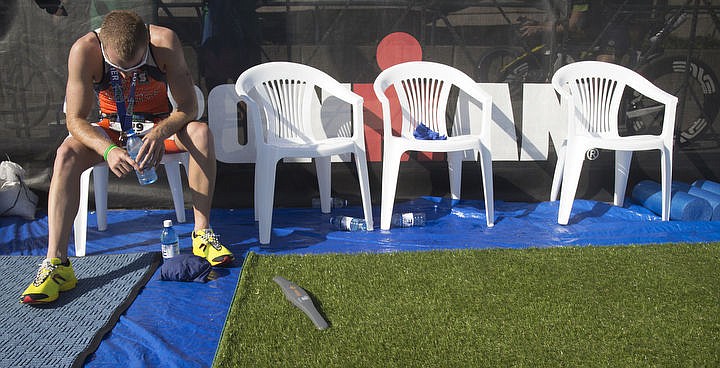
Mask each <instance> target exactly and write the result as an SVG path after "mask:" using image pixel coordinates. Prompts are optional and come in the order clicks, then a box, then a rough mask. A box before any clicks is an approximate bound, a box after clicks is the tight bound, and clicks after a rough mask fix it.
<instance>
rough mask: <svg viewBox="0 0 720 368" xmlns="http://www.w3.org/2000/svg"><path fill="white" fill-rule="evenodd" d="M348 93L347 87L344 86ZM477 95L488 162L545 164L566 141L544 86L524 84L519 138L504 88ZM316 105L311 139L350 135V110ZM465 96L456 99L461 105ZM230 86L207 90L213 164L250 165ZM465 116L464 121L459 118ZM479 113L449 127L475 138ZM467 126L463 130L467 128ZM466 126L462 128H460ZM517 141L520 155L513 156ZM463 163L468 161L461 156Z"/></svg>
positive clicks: (551, 93) (250, 140) (250, 142)
mask: <svg viewBox="0 0 720 368" xmlns="http://www.w3.org/2000/svg"><path fill="white" fill-rule="evenodd" d="M346 85H347V87H348V88H351V87H352V86H351V84H346ZM478 85H480V86H481V87H482V88H483V90H485V91H486V92H488V93H489V94H490V95H491V96H492V97H493V107H492V119H493V122H494V124H492V132H491V140H492V143H491V149H492V155H493V161H518V159H519V160H521V161H542V160H547V158H548V151H549V138H552V140H553V145H554V146H555V147H559V146H560V144H561V142H562V140H563V139H564V137H565V136H566V135H567V124H566V120H567V117H566V116H565V115H564V114H563V113H562V109H561V106H560V102H559V100H558V98H557V95H556V93H555V90H554V89H553V88H552V86H551V85H550V84H547V83H541V84H540V83H538V84H525V85H524V89H523V90H524V92H523V106H522V108H523V121H522V123H523V124H522V136H521V137H520V138H518V137H517V135H516V133H515V132H516V130H515V118H514V116H513V111H512V102H511V99H510V91H509V89H508V85H507V84H506V83H479V84H478ZM320 98H321V99H322V104H320V101H317V100H316V102H315V103H314V104H313V105H314V106H313V112H312V113H313V116H318V115H319V116H320V118H321V119H322V121H323V122H324V124H325V129H324V131H322V132H320V131H318V132H315V134H319V135H326V136H331V137H333V136H349V135H351V134H352V118H351V116H352V114H351V107H350V106H349V105H348V104H346V103H344V102H342V101H340V100H338V99H336V98H334V97H332V96H326V95H323V96H321V97H320ZM463 98H467V97H466V96H463V95H461V96H459V99H458V101H462V99H463ZM239 101H240V99H239V98H238V96H237V94H236V93H235V85H234V84H223V85H219V86H217V87H215V88H213V90H212V91H210V94H209V96H208V120H209V124H210V129H211V131H212V133H213V135H214V137H215V151H216V155H217V159H218V160H219V161H221V162H225V163H254V162H255V140H256V138H255V132H254V129H253V128H252V126H248V127H247V144H241V143H240V140H239V138H238V137H239V134H238V133H239V131H240V130H239V129H240V128H239V126H238V125H239V124H238V119H237V117H238V102H239ZM464 114H467V115H464ZM479 114H480V107H479V106H477V105H475V104H470V105H469V108H468V110H467V111H466V112H463V113H462V114H458V115H456V116H455V124H454V125H457V126H462V127H463V129H467V127H469V129H470V131H471V132H478V131H479V129H480V126H479V124H480V121H479V119H477V118H475V117H477V116H479ZM468 123H469V124H468ZM466 126H467V127H466ZM518 139H520V141H519V143H520V152H519V154H518ZM349 160H351V155H350V154H347V155H341V156H333V161H334V162H347V161H349ZM465 160H474V157H473V155H472V154H471V153H470V152H467V153H466V155H465ZM291 162H310V160H309V159H300V160H298V159H294V160H293V161H291Z"/></svg>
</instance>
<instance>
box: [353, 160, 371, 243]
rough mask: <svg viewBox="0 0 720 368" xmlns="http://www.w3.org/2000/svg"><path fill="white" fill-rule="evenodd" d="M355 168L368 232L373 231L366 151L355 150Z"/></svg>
mask: <svg viewBox="0 0 720 368" xmlns="http://www.w3.org/2000/svg"><path fill="white" fill-rule="evenodd" d="M355 168H356V169H357V172H358V182H359V183H360V196H361V197H362V203H363V213H364V214H365V225H366V226H367V230H368V231H372V230H373V226H374V223H373V217H372V193H371V192H370V180H369V178H368V167H367V157H365V150H361V149H356V150H355Z"/></svg>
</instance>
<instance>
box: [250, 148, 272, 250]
mask: <svg viewBox="0 0 720 368" xmlns="http://www.w3.org/2000/svg"><path fill="white" fill-rule="evenodd" d="M276 167H277V160H273V159H272V158H262V157H258V160H257V164H256V166H255V184H256V186H255V199H256V202H255V215H256V216H257V217H258V220H259V226H258V227H259V239H260V244H268V243H270V232H271V230H272V215H273V201H274V199H275V198H274V197H275V174H276V173H275V172H276Z"/></svg>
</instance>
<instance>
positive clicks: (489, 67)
mask: <svg viewBox="0 0 720 368" xmlns="http://www.w3.org/2000/svg"><path fill="white" fill-rule="evenodd" d="M520 54H521V52H520V51H519V50H516V49H513V48H511V47H499V48H493V49H490V50H489V51H488V52H486V53H485V54H483V56H482V57H481V58H480V62H479V63H478V66H477V69H476V70H475V78H476V79H477V81H478V82H480V83H498V82H503V79H502V70H503V68H504V67H505V66H506V65H509V64H510V63H511V62H513V61H514V60H515V59H517V58H518V56H520Z"/></svg>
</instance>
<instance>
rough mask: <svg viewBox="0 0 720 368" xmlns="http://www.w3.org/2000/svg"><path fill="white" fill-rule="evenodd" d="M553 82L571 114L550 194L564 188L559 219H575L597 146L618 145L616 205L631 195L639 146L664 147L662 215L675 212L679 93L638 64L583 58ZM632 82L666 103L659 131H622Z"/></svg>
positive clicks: (554, 196) (562, 221) (615, 147)
mask: <svg viewBox="0 0 720 368" xmlns="http://www.w3.org/2000/svg"><path fill="white" fill-rule="evenodd" d="M552 85H553V87H554V88H555V90H556V91H557V92H558V93H559V94H560V97H561V99H562V104H561V105H562V106H563V108H566V109H567V119H568V122H567V123H568V136H567V140H566V141H565V144H563V145H562V146H561V148H560V149H559V150H558V162H557V166H556V168H555V174H554V176H553V184H552V189H551V193H550V200H551V201H555V200H556V199H557V196H558V192H560V205H559V211H558V223H559V224H561V225H567V223H568V222H569V219H570V212H571V210H572V204H573V201H574V199H575V194H576V191H577V186H578V181H579V179H580V173H581V171H582V166H583V161H584V160H585V154H586V152H587V151H588V150H590V149H593V148H596V149H607V150H614V151H615V194H614V197H613V203H614V204H615V205H616V206H622V205H623V202H624V199H625V191H626V189H627V179H628V172H629V171H630V164H631V161H632V154H633V151H647V150H659V151H660V167H661V182H662V184H661V186H662V195H663V197H662V219H663V221H667V220H668V219H669V217H670V196H671V191H670V185H671V181H672V157H673V133H674V130H675V113H676V108H677V102H678V99H677V97H675V96H673V95H671V94H669V93H667V92H665V91H663V90H662V89H660V88H658V87H657V86H655V85H654V84H653V83H652V82H650V81H648V80H647V79H645V77H643V76H641V75H640V74H638V73H636V72H635V71H633V70H630V69H628V68H625V67H623V66H620V65H616V64H611V63H605V62H599V61H581V62H576V63H572V64H568V65H566V66H564V67H562V68H560V69H558V71H557V72H555V74H554V75H553V78H552ZM626 87H627V88H632V89H633V90H635V91H636V92H637V93H639V94H641V95H643V96H645V97H648V98H650V99H652V100H654V101H656V102H658V103H659V104H661V105H664V112H656V113H657V114H662V120H661V123H662V130H661V132H660V133H659V134H643V135H629V136H621V135H620V133H619V129H618V128H619V120H618V118H619V116H620V115H619V114H620V112H621V110H620V107H621V106H622V103H621V102H622V98H623V93H624V92H625V91H627V88H626ZM661 107H662V106H661ZM660 110H662V109H660ZM561 186H562V191H560V187H561Z"/></svg>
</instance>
